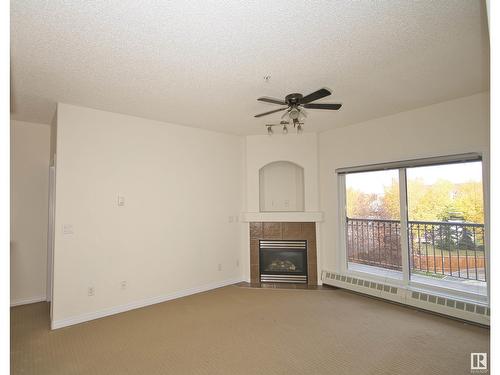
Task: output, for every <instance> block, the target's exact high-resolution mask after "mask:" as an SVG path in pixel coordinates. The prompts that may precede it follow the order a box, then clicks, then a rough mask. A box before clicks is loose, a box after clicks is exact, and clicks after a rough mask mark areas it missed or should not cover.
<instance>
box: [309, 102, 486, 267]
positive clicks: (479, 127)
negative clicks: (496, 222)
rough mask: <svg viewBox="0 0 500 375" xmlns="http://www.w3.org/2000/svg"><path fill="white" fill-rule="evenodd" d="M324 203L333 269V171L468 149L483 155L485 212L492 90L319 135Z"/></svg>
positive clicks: (325, 243) (328, 262) (327, 262)
mask: <svg viewBox="0 0 500 375" xmlns="http://www.w3.org/2000/svg"><path fill="white" fill-rule="evenodd" d="M318 137H319V177H320V180H319V182H320V183H319V184H320V205H321V209H322V210H323V211H324V213H325V220H324V222H323V223H321V246H322V250H323V252H322V256H323V258H322V259H323V264H322V265H323V269H328V270H332V271H333V270H335V267H336V264H337V259H338V258H337V257H338V254H339V251H340V250H339V242H338V241H339V236H340V233H339V218H338V189H337V176H336V175H335V169H336V168H340V167H349V166H357V165H365V164H373V163H383V162H390V161H398V160H407V159H412V158H421V157H430V156H439V155H450V154H457V153H465V152H482V153H483V160H484V162H483V167H484V168H483V171H484V173H483V180H484V188H485V203H486V204H485V210H486V212H485V215H486V225H487V226H486V228H487V232H488V223H489V220H488V218H489V212H488V211H487V207H488V202H489V190H488V186H489V173H488V170H489V93H481V94H476V95H472V96H469V97H465V98H460V99H456V100H452V101H447V102H443V103H439V104H435V105H432V106H428V107H423V108H420V109H416V110H412V111H408V112H403V113H399V114H396V115H393V116H388V117H383V118H379V119H375V120H371V121H366V122H363V123H359V124H356V125H351V126H347V127H344V128H340V129H335V130H331V131H327V132H324V133H321V134H320V135H319V136H318Z"/></svg>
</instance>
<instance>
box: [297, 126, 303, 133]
mask: <svg viewBox="0 0 500 375" xmlns="http://www.w3.org/2000/svg"><path fill="white" fill-rule="evenodd" d="M303 130H304V129H302V125H300V124H298V125H297V134H302V131H303Z"/></svg>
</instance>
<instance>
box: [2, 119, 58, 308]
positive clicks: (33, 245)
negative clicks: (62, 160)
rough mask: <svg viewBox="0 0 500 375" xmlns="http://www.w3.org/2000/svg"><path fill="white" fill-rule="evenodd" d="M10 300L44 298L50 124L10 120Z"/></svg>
mask: <svg viewBox="0 0 500 375" xmlns="http://www.w3.org/2000/svg"><path fill="white" fill-rule="evenodd" d="M10 134H11V143H10V149H11V159H10V160H11V180H10V181H11V182H10V183H11V188H10V194H11V208H10V210H11V211H10V215H11V225H10V231H11V232H10V233H11V234H10V235H11V239H10V241H11V242H10V243H11V246H10V301H11V304H13V305H15V304H21V303H29V302H37V301H40V300H45V297H46V290H45V288H46V275H47V217H48V183H49V180H48V175H49V154H50V151H49V150H50V126H49V125H44V124H35V123H29V122H21V121H11V123H10Z"/></svg>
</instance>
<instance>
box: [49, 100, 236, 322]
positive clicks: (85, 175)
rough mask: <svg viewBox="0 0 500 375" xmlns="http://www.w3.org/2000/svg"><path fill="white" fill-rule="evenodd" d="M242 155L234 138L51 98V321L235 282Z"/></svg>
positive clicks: (113, 309) (90, 314) (79, 319)
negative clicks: (54, 102) (54, 108)
mask: <svg viewBox="0 0 500 375" xmlns="http://www.w3.org/2000/svg"><path fill="white" fill-rule="evenodd" d="M243 160H244V138H243V137H238V136H232V135H225V134H220V133H215V132H211V131H206V130H200V129H195V128H190V127H183V126H178V125H173V124H167V123H162V122H157V121H151V120H146V119H142V118H137V117H131V116H125V115H120V114H116V113H109V112H104V111H98V110H93V109H88V108H83V107H76V106H72V105H67V104H59V105H58V117H57V183H56V236H55V237H56V238H55V264H54V305H53V320H54V322H55V323H56V324H55V326H57V325H59V326H60V325H64V322H66V323H67V322H77V321H81V320H85V319H86V318H89V317H96V314H97V316H98V315H99V312H101V313H102V312H106V311H108V312H109V311H116V309H117V308H119V307H120V306H122V307H123V306H137V305H140V304H141V303H142V302H145V303H146V302H147V301H153V300H155V299H156V300H158V299H161V298H162V297H165V296H167V297H168V296H175V295H179V294H182V293H183V292H185V291H188V290H198V289H200V288H204V287H210V286H214V285H219V284H221V283H224V282H230V281H233V282H234V281H235V280H239V279H241V274H242V271H241V266H239V267H238V266H237V262H238V261H239V260H240V259H239V258H240V256H241V238H240V236H241V233H242V232H241V227H240V223H239V222H236V219H235V218H236V217H237V216H238V214H239V212H241V210H242V202H243V200H244V199H243V191H244V189H243V186H242V183H243V178H242V169H243V168H244V163H243ZM119 194H121V195H123V196H124V197H125V206H124V207H119V206H118V205H117V197H118V195H119ZM64 225H71V226H72V230H73V234H63V227H64ZM219 264H221V267H222V269H221V270H219ZM122 281H126V282H127V288H126V289H125V290H122V289H121V286H120V283H121V282H122ZM89 287H94V288H95V295H94V296H92V297H89V296H88V293H87V292H88V288H89Z"/></svg>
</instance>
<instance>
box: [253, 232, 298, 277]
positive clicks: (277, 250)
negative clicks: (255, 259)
mask: <svg viewBox="0 0 500 375" xmlns="http://www.w3.org/2000/svg"><path fill="white" fill-rule="evenodd" d="M259 270H260V281H261V282H282V283H304V284H306V283H307V241H304V240H287V241H281V240H260V241H259Z"/></svg>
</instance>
